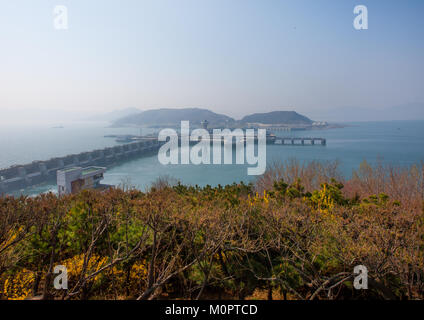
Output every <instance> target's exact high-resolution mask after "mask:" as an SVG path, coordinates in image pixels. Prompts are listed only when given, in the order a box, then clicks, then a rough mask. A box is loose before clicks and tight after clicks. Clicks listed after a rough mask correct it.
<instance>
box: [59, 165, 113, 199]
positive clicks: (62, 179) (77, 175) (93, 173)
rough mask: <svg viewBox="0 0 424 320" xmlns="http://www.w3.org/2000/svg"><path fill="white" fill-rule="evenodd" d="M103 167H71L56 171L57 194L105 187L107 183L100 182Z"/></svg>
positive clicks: (103, 171)
mask: <svg viewBox="0 0 424 320" xmlns="http://www.w3.org/2000/svg"><path fill="white" fill-rule="evenodd" d="M105 172H106V168H104V167H87V168H82V167H72V168H68V169H64V170H58V171H57V187H58V191H59V196H62V195H65V194H71V193H78V192H79V191H81V190H86V189H99V188H100V189H105V188H107V187H110V186H108V185H102V184H100V181H101V180H103V174H104V173H105Z"/></svg>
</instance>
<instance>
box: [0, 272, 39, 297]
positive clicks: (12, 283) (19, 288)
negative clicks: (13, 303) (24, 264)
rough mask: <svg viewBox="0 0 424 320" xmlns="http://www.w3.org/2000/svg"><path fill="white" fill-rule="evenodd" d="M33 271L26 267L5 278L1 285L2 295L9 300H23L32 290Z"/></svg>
mask: <svg viewBox="0 0 424 320" xmlns="http://www.w3.org/2000/svg"><path fill="white" fill-rule="evenodd" d="M34 280H35V276H34V273H33V272H32V271H30V270H27V269H22V270H21V271H19V272H18V273H17V274H15V275H14V276H10V277H9V278H7V279H6V281H5V282H4V286H3V295H4V296H5V297H6V298H7V299H9V300H24V299H26V298H28V297H29V296H30V294H31V292H32V286H33V284H34Z"/></svg>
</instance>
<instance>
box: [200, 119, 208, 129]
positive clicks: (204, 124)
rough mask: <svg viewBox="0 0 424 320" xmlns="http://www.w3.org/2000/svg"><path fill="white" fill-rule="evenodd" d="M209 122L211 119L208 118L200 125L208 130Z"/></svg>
mask: <svg viewBox="0 0 424 320" xmlns="http://www.w3.org/2000/svg"><path fill="white" fill-rule="evenodd" d="M208 124H209V121H208V120H203V121H202V122H201V123H200V125H201V126H202V128H203V129H205V130H208Z"/></svg>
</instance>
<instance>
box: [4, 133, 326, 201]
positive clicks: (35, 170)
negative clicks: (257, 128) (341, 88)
mask: <svg viewBox="0 0 424 320" xmlns="http://www.w3.org/2000/svg"><path fill="white" fill-rule="evenodd" d="M163 143H164V142H160V141H158V140H157V138H153V137H152V138H146V139H143V140H140V141H137V142H133V143H128V144H122V145H117V146H113V147H108V148H104V149H99V150H94V151H89V152H82V153H79V154H71V155H67V156H64V157H55V158H52V159H49V160H45V161H33V162H32V163H29V164H24V165H15V166H12V167H9V168H6V169H1V170H0V195H1V194H3V193H7V192H11V191H15V190H21V189H24V188H27V187H30V186H34V185H37V184H40V183H44V182H49V181H51V182H54V181H56V172H57V171H58V170H61V169H67V168H72V167H89V166H107V167H110V166H113V165H116V164H118V163H120V162H123V161H126V160H128V159H131V158H137V157H141V156H144V155H148V154H151V153H152V152H154V151H157V150H158V149H159V148H160V146H161V145H162V144H163ZM269 143H274V144H276V145H315V144H321V145H323V146H325V145H326V139H324V138H308V137H306V138H305V137H275V136H274V138H273V139H272V141H269Z"/></svg>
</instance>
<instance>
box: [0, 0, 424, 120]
mask: <svg viewBox="0 0 424 320" xmlns="http://www.w3.org/2000/svg"><path fill="white" fill-rule="evenodd" d="M0 1H1V2H0V110H1V111H3V112H2V114H3V116H4V115H13V116H16V115H22V114H34V113H35V112H37V113H38V112H39V110H40V109H42V110H44V111H45V110H55V111H57V112H58V111H60V112H62V111H64V112H74V111H78V112H81V111H85V112H86V113H90V114H91V113H94V112H104V111H110V110H115V109H119V108H126V107H136V108H140V109H151V108H158V107H203V108H209V109H211V110H213V111H216V112H221V113H225V114H228V115H230V116H233V117H236V118H239V117H241V116H243V115H245V114H247V113H251V112H259V111H262V112H265V111H271V110H276V109H279V107H287V108H288V109H294V110H297V111H299V112H302V113H305V114H306V115H308V114H313V115H315V114H317V113H318V112H319V110H321V109H332V108H339V107H340V108H341V107H346V106H358V107H366V108H371V109H380V108H384V107H391V106H396V105H401V104H405V103H414V102H424V90H423V89H424V88H423V83H424V81H423V80H424V79H423V75H424V42H423V39H424V10H423V9H424V1H421V0H416V1H381V0H357V1H351V0H291V1H282V0H149V1H140V0H122V1H118V0H113V1H112V0H109V1H106V0H102V1H100V0H99V1H97V0H89V1H87V0H67V1H65V0H63V1H58V0H53V1H50V0H13V1H9V0H0ZM358 4H365V5H366V6H367V7H368V10H369V30H364V31H357V30H355V29H354V28H353V25H352V23H353V19H354V14H353V8H354V7H355V6H356V5H358ZM55 5H66V6H67V8H68V22H69V29H68V30H66V31H58V30H55V29H54V28H53V8H54V6H55ZM28 110H32V111H31V112H30V111H28ZM24 111H25V112H24Z"/></svg>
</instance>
